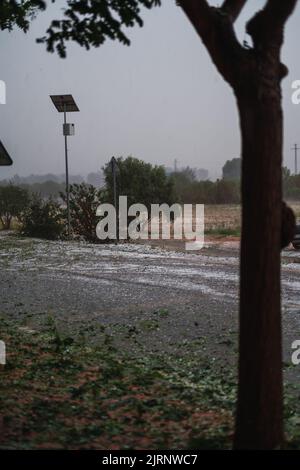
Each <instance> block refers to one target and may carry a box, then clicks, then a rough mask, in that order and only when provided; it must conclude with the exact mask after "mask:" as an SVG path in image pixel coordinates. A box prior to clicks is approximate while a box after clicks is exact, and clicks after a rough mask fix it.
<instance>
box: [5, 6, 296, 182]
mask: <svg viewBox="0 0 300 470" xmlns="http://www.w3.org/2000/svg"><path fill="white" fill-rule="evenodd" d="M162 3H163V6H162V7H160V8H154V9H153V10H151V11H147V10H144V11H143V19H144V27H143V28H139V27H136V28H134V29H131V30H129V31H128V34H129V37H130V38H131V40H132V43H131V46H130V47H126V46H123V45H122V44H120V43H117V42H115V43H113V42H109V41H107V42H106V43H105V44H104V45H103V46H101V47H100V48H98V49H92V50H90V51H86V50H85V49H81V48H80V47H79V46H77V45H74V44H73V45H72V44H70V45H69V47H68V57H67V59H60V58H58V57H57V56H56V55H54V54H50V53H48V52H46V50H45V47H44V45H40V44H36V43H35V38H36V37H39V36H41V35H43V34H44V32H45V30H46V28H47V26H48V25H49V23H50V20H51V19H52V18H54V17H55V18H58V17H59V16H60V15H61V7H62V6H63V4H64V2H63V1H57V2H56V5H55V6H52V5H50V6H49V8H48V9H47V11H46V12H45V13H42V14H40V15H39V16H38V17H37V19H36V20H35V21H34V22H33V23H32V26H31V29H30V32H29V33H28V34H26V35H24V34H23V33H22V32H20V31H19V30H14V31H13V32H11V33H7V32H1V41H0V57H1V71H0V79H1V80H4V81H5V82H6V86H7V104H6V105H0V120H1V133H0V138H1V140H2V141H3V143H4V144H5V146H6V147H7V149H8V151H9V153H10V154H11V156H12V158H13V160H14V165H13V167H11V168H7V167H0V168H1V170H0V179H3V178H9V177H11V176H13V175H14V174H16V173H18V174H19V175H28V174H31V173H37V174H43V173H48V172H52V173H63V172H64V147H63V137H62V129H61V126H62V115H61V114H58V113H57V112H56V110H55V108H54V107H53V105H52V103H51V101H50V99H49V94H63V93H72V94H73V95H74V97H75V99H76V101H77V103H78V106H79V108H80V113H74V114H70V115H69V119H68V121H69V122H74V123H75V126H76V135H75V137H71V138H69V149H70V172H71V173H72V174H78V173H81V174H83V175H85V174H87V173H89V172H91V171H97V170H98V169H99V168H100V167H101V166H103V164H104V163H105V162H106V161H107V160H108V159H109V158H110V157H111V156H112V155H116V156H121V155H122V156H127V155H133V156H135V157H138V158H141V159H143V160H146V161H148V162H151V163H155V164H165V165H167V166H172V165H173V162H174V159H175V158H176V159H177V160H178V161H179V166H186V165H189V166H192V167H200V168H201V167H202V168H207V169H208V170H209V174H210V177H211V178H212V179H214V178H216V177H218V176H220V174H221V168H222V166H223V164H224V162H225V161H226V160H227V159H231V158H234V157H237V156H239V155H240V138H239V128H238V117H237V111H236V106H235V101H234V97H233V94H232V92H231V89H230V88H229V86H228V85H227V84H226V83H225V82H224V81H223V79H222V78H221V77H220V76H219V74H218V72H217V71H216V70H215V68H214V66H213V65H212V63H211V61H210V59H209V57H208V55H207V52H206V51H205V48H204V46H203V45H202V43H201V41H200V39H199V38H198V36H197V35H196V33H195V32H194V30H193V28H192V26H191V25H190V23H189V22H188V20H187V19H186V17H185V16H184V14H183V12H182V10H181V9H180V8H179V7H177V6H175V0H163V2H162ZM218 3H221V2H217V1H211V2H210V4H211V5H217V4H218ZM263 4H264V1H263V0H249V1H248V7H247V8H245V10H244V12H243V14H242V15H241V17H240V19H239V21H238V23H237V26H236V28H237V32H238V36H239V38H240V40H241V41H243V40H244V39H247V37H246V36H245V34H244V25H245V20H246V19H247V18H248V17H249V15H251V13H253V12H254V11H255V10H257V9H258V8H259V7H262V6H263ZM299 24H300V8H299V6H298V8H297V10H296V12H295V13H294V15H293V17H292V18H291V19H290V21H289V23H288V25H287V30H286V42H285V47H284V50H283V60H284V62H285V63H286V64H287V65H288V67H289V69H290V74H289V76H288V77H287V78H286V79H285V81H284V82H283V95H284V111H285V150H284V164H286V165H287V166H288V167H290V168H291V169H292V168H293V153H292V151H291V147H292V145H293V144H294V143H295V142H298V143H299V144H300V105H299V106H297V105H293V104H292V102H291V94H292V90H291V83H292V81H293V80H296V79H300V57H299V47H300V46H299V44H300V29H299ZM245 80H247V77H245Z"/></svg>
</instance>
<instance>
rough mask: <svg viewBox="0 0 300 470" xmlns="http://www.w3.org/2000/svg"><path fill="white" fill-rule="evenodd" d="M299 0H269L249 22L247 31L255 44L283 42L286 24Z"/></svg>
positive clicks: (279, 44) (279, 45)
mask: <svg viewBox="0 0 300 470" xmlns="http://www.w3.org/2000/svg"><path fill="white" fill-rule="evenodd" d="M297 1H298V0H284V1H282V0H268V1H267V3H266V5H265V7H264V8H263V9H262V10H261V11H259V12H258V13H256V15H255V16H254V17H253V18H252V19H251V20H250V21H249V22H248V23H247V32H248V34H249V35H250V36H251V37H252V39H253V43H254V46H256V47H259V46H265V45H268V44H272V45H273V46H277V47H278V48H280V47H281V46H282V44H283V36H284V35H283V33H284V26H285V23H286V21H287V20H288V18H289V16H290V15H291V14H292V13H293V11H294V9H295V6H296V4H297Z"/></svg>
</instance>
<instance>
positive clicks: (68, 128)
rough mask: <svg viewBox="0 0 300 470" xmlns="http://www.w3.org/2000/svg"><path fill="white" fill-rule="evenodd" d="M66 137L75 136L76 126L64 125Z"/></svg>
mask: <svg viewBox="0 0 300 470" xmlns="http://www.w3.org/2000/svg"><path fill="white" fill-rule="evenodd" d="M63 134H64V135H75V124H63Z"/></svg>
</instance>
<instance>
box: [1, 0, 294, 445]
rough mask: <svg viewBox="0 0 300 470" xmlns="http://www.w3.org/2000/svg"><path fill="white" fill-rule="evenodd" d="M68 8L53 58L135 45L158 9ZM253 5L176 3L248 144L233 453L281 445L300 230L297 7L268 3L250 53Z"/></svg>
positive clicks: (132, 1)
mask: <svg viewBox="0 0 300 470" xmlns="http://www.w3.org/2000/svg"><path fill="white" fill-rule="evenodd" d="M4 3H16V2H4ZM30 3H31V2H26V5H27V6H28V4H30ZM33 3H35V4H36V3H37V2H33ZM67 3H68V8H67V10H66V12H65V17H64V19H63V20H60V21H53V22H52V24H51V26H50V28H49V29H48V31H47V35H46V36H45V37H44V38H41V39H40V42H46V43H47V47H48V50H49V51H53V50H55V49H56V50H57V51H58V53H59V54H60V55H61V56H64V55H65V51H66V49H65V42H66V41H68V40H74V41H77V42H78V43H79V44H80V45H82V46H84V47H86V48H89V47H90V46H91V45H92V46H99V45H100V44H102V43H103V42H104V40H105V39H106V38H111V39H118V40H120V41H121V42H123V43H125V44H129V40H128V38H127V36H126V35H125V33H124V32H123V31H122V26H133V25H134V24H140V25H142V20H141V18H140V6H145V7H147V8H151V7H152V6H155V5H159V4H160V3H161V2H160V1H159V0H128V1H126V2H124V1H123V0H119V1H118V0H116V1H114V2H113V1H109V0H99V1H94V2H91V1H88V0H83V1H80V0H69V1H68V2H67ZM246 3H247V0H225V1H223V3H222V5H221V6H220V7H218V8H214V7H211V6H210V5H209V3H208V1H207V0H179V1H177V4H178V5H180V6H181V7H182V9H183V11H184V12H185V14H186V16H187V17H188V19H189V20H190V22H191V23H192V24H193V26H194V28H195V30H196V31H197V33H198V35H199V36H200V38H201V39H202V41H203V43H204V45H205V46H206V48H207V50H208V52H209V54H210V56H211V59H212V61H213V63H214V64H215V66H216V67H217V69H218V70H219V72H220V73H221V75H222V76H223V77H224V79H225V80H226V81H227V82H228V83H229V85H230V86H231V87H232V89H233V91H234V94H235V97H236V101H237V107H238V111H239V116H240V128H241V136H242V201H243V223H242V242H241V267H240V273H241V279H240V344H239V349H240V356H239V391H238V405H237V418H236V432H235V447H236V448H264V449H272V448H278V447H280V446H281V444H282V441H283V420H282V407H283V406H282V364H281V362H282V351H281V312H280V310H281V309H280V248H281V247H282V246H284V245H285V244H287V243H288V241H289V240H290V238H291V235H292V233H293V229H294V228H293V226H294V216H293V214H292V212H291V210H290V209H289V208H288V207H287V206H286V205H285V204H282V183H281V176H282V171H281V165H282V144H283V115H282V107H281V81H282V79H283V78H284V77H285V76H286V75H287V73H288V71H287V68H286V67H285V66H284V65H283V64H282V63H281V60H280V53H281V48H282V45H283V41H284V28H285V24H286V21H287V20H288V18H289V16H290V15H291V14H292V12H293V10H294V8H295V6H296V3H297V0H266V3H265V6H264V8H263V9H261V10H260V11H258V12H257V13H256V14H255V15H254V17H253V18H252V19H251V20H250V21H249V22H248V23H247V26H246V30H247V33H248V34H249V35H250V36H251V38H252V45H251V46H250V47H249V46H246V47H243V46H242V45H241V44H240V43H239V41H238V40H237V38H236V35H235V31H234V23H235V21H236V20H237V18H238V16H239V14H240V12H241V10H242V9H243V7H244V6H245V4H246ZM249 3H250V2H249ZM25 16H26V15H25ZM1 25H3V21H2V19H1V16H0V26H1ZM285 221H286V222H287V226H285Z"/></svg>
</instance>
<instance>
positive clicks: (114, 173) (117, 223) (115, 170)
mask: <svg viewBox="0 0 300 470" xmlns="http://www.w3.org/2000/svg"><path fill="white" fill-rule="evenodd" d="M111 162H112V172H113V184H114V206H115V210H116V228H117V238H116V242H117V241H118V240H119V214H118V201H117V168H116V163H117V162H116V159H115V157H112V159H111Z"/></svg>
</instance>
